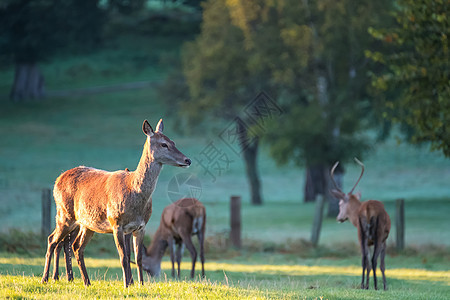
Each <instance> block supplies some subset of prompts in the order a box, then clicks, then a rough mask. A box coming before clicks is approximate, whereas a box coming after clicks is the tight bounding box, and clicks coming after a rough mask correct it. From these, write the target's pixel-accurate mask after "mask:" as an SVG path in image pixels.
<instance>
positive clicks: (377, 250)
mask: <svg viewBox="0 0 450 300" xmlns="http://www.w3.org/2000/svg"><path fill="white" fill-rule="evenodd" d="M382 247H383V246H382V245H381V243H378V241H376V242H375V244H374V246H373V255H372V269H373V283H374V286H375V289H376V290H377V289H378V287H377V274H376V269H377V260H378V256H379V255H380V252H381V250H382Z"/></svg>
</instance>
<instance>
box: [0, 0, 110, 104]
mask: <svg viewBox="0 0 450 300" xmlns="http://www.w3.org/2000/svg"><path fill="white" fill-rule="evenodd" d="M98 2H99V1H76V0H69V1H62V2H61V1H55V0H35V1H28V0H9V1H7V2H5V3H3V4H2V5H1V6H0V20H1V21H0V23H1V24H0V55H4V56H7V57H11V58H12V59H13V61H14V63H15V66H16V72H15V78H14V83H13V86H12V88H11V94H10V97H11V99H12V100H13V101H18V100H20V99H26V98H40V97H42V96H43V92H44V76H43V75H42V73H41V71H40V70H39V67H38V62H40V61H43V60H45V59H49V58H50V57H51V56H52V55H54V54H55V53H58V52H61V49H64V48H66V49H67V46H68V45H69V46H70V47H72V48H75V49H83V48H86V47H89V46H92V45H94V44H96V43H97V42H98V40H99V37H100V33H101V25H102V22H103V12H102V11H101V9H100V8H99V6H98Z"/></svg>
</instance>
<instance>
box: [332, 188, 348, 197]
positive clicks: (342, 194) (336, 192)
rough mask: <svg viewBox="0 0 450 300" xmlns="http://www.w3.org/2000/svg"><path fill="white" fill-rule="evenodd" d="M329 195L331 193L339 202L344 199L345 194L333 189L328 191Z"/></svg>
mask: <svg viewBox="0 0 450 300" xmlns="http://www.w3.org/2000/svg"><path fill="white" fill-rule="evenodd" d="M330 193H331V195H333V196H334V197H336V198H337V199H339V200H340V199H345V194H344V193H343V192H341V191H338V190H335V189H333V190H331V191H330Z"/></svg>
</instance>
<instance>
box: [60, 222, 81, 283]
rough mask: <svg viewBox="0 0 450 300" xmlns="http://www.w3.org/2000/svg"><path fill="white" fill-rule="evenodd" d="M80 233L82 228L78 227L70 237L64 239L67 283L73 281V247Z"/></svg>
mask: <svg viewBox="0 0 450 300" xmlns="http://www.w3.org/2000/svg"><path fill="white" fill-rule="evenodd" d="M79 232H80V227H79V226H77V228H76V229H75V230H74V231H72V232H71V233H70V234H69V236H68V237H66V238H65V239H64V260H65V261H66V274H67V281H72V280H73V269H72V253H73V251H72V245H73V243H74V242H75V239H76V238H77V236H78V233H79Z"/></svg>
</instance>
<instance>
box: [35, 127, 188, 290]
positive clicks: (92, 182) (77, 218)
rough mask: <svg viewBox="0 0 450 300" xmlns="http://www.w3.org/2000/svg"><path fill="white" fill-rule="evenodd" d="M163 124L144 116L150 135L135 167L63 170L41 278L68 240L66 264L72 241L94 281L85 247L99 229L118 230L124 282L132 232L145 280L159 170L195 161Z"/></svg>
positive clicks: (83, 268)
mask: <svg viewBox="0 0 450 300" xmlns="http://www.w3.org/2000/svg"><path fill="white" fill-rule="evenodd" d="M163 129H164V125H163V122H162V120H160V121H159V123H158V125H157V126H156V131H154V130H153V128H152V127H151V126H150V124H149V123H148V122H147V120H145V121H144V123H143V125H142V130H143V132H144V134H145V135H146V136H147V139H146V142H145V144H144V150H143V152H142V156H141V159H140V161H139V164H138V166H137V168H136V170H135V171H134V172H127V171H123V170H119V171H116V172H107V171H103V170H98V169H94V168H89V167H84V166H80V167H76V168H73V169H70V170H68V171H66V172H64V173H63V174H61V175H60V176H59V177H58V178H57V179H56V182H55V186H54V189H53V196H54V199H55V203H56V228H55V230H54V231H53V232H52V234H50V236H49V237H48V248H47V253H46V257H45V267H44V274H43V276H42V282H47V281H48V276H49V270H50V262H51V259H52V254H53V252H54V251H55V258H56V257H57V256H58V255H59V249H60V247H61V245H62V244H64V246H65V254H67V255H66V265H67V264H68V262H70V244H72V248H73V251H74V254H75V257H76V259H77V262H78V267H79V268H80V272H81V276H82V278H83V281H84V284H85V285H90V281H89V277H88V275H87V271H86V266H85V264H84V248H85V247H86V244H87V243H88V242H89V240H90V239H91V238H92V236H93V234H94V232H99V233H112V234H113V236H114V241H115V243H116V247H117V251H118V253H119V257H120V262H121V265H122V271H123V279H124V285H125V287H127V286H128V285H130V284H131V283H132V275H131V268H130V262H129V257H128V255H127V244H128V245H129V243H126V240H127V237H128V239H129V238H131V234H132V235H133V244H134V249H135V256H136V262H137V268H138V280H139V282H140V283H141V284H143V275H142V251H141V249H142V248H141V244H142V240H143V237H144V230H145V225H146V224H147V222H148V220H149V219H150V216H151V213H152V198H151V196H152V194H153V191H154V189H155V186H156V183H157V180H158V176H159V173H160V171H161V169H162V166H163V164H168V165H172V166H177V167H189V165H190V164H191V160H190V159H189V158H187V157H186V156H185V155H184V154H183V153H181V152H180V151H179V150H178V149H177V148H176V147H175V143H174V142H173V141H171V140H170V139H169V138H168V137H167V136H165V135H164V134H163ZM66 246H67V248H66ZM128 247H129V246H128ZM56 252H58V253H56ZM56 267H57V262H56V261H55V269H56ZM68 271H69V270H68ZM70 271H71V270H70ZM68 273H69V272H68ZM54 277H55V274H54ZM68 277H69V274H68ZM72 278H73V277H72Z"/></svg>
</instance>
